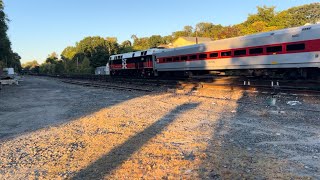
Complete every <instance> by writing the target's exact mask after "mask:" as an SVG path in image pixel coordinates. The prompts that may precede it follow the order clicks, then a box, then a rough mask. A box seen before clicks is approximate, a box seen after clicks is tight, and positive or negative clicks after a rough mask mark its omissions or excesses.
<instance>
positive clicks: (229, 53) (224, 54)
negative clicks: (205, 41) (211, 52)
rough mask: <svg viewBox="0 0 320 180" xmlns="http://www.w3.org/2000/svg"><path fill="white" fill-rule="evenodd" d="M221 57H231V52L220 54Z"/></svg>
mask: <svg viewBox="0 0 320 180" xmlns="http://www.w3.org/2000/svg"><path fill="white" fill-rule="evenodd" d="M221 56H222V57H225V56H231V51H226V52H221Z"/></svg>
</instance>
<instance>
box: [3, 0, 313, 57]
mask: <svg viewBox="0 0 320 180" xmlns="http://www.w3.org/2000/svg"><path fill="white" fill-rule="evenodd" d="M312 2H318V1H315V0H242V1H239V0H224V1H221V0H197V1H196V0H162V1H150V0H135V1H133V0H108V1H107V0H4V3H5V6H6V7H5V11H6V13H7V15H8V17H9V19H10V20H11V22H10V23H9V28H10V29H9V37H10V39H11V42H12V46H13V50H14V51H16V52H18V53H19V54H20V55H21V57H22V62H26V61H31V60H34V59H35V60H38V62H43V61H44V60H45V58H46V57H47V56H48V54H50V53H52V52H57V53H58V54H60V53H61V51H62V50H63V49H64V48H65V47H67V46H72V45H74V44H75V43H76V42H78V41H80V40H81V39H83V38H84V37H86V36H101V37H107V36H113V37H117V38H118V41H119V42H122V41H124V40H127V39H129V40H130V37H131V35H132V34H136V35H137V36H138V37H143V36H151V35H157V34H159V35H168V34H171V33H172V32H174V31H177V30H181V29H182V28H183V27H184V26H185V25H192V26H194V25H196V24H197V23H199V22H212V23H215V24H222V25H232V24H237V23H240V22H242V21H244V20H245V19H246V17H247V16H248V14H250V13H251V14H252V13H255V12H256V6H263V5H267V6H276V7H277V8H276V9H277V10H284V9H287V8H290V7H293V6H297V5H303V4H309V3H312Z"/></svg>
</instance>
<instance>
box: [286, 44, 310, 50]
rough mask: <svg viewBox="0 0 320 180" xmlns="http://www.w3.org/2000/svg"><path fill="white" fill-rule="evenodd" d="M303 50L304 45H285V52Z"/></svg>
mask: <svg viewBox="0 0 320 180" xmlns="http://www.w3.org/2000/svg"><path fill="white" fill-rule="evenodd" d="M305 48H306V45H305V44H304V43H301V44H289V45H287V51H299V50H304V49H305Z"/></svg>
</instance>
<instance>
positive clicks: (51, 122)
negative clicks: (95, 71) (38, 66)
mask: <svg viewBox="0 0 320 180" xmlns="http://www.w3.org/2000/svg"><path fill="white" fill-rule="evenodd" d="M270 98H271V96H270V95H267V94H258V93H246V92H241V91H233V92H230V91H222V90H216V91H214V90H199V91H194V92H184V91H181V90H178V91H175V92H172V91H170V92H167V91H163V92H162V91H158V92H154V93H144V92H134V91H132V92H129V91H117V90H108V89H100V88H89V87H82V86H77V85H71V84H66V83H62V82H60V81H59V80H57V79H51V78H43V77H29V76H27V77H25V78H24V81H23V82H21V83H20V85H19V86H10V87H8V86H5V87H4V88H3V89H2V90H1V91H0V123H1V126H0V179H34V178H35V179H38V178H39V179H53V178H54V179H56V178H62V179H70V178H71V179H104V178H105V179H138V178H142V179H161V178H163V179H180V178H183V179H234V178H249V179H253V178H254V179H265V178H266V179H277V178H278V179H279V178H280V179H290V178H293V179H296V178H298V179H308V178H311V179H312V178H313V179H319V178H320V173H319V171H320V163H319V162H320V131H319V129H320V120H319V118H320V116H319V115H320V112H319V111H318V110H320V106H319V102H320V98H319V97H302V96H301V97H300V96H284V95H282V96H278V97H277V101H276V104H275V105H274V106H270V100H271V99H270ZM289 101H298V102H299V103H296V104H295V105H290V103H289V104H288V102H289Z"/></svg>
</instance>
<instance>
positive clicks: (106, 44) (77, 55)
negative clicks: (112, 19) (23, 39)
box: [40, 3, 320, 74]
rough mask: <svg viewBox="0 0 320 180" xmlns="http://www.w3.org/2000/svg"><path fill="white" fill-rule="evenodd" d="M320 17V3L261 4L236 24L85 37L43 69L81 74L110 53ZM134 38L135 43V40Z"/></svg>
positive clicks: (269, 28) (290, 24) (273, 27)
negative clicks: (119, 36) (282, 6)
mask: <svg viewBox="0 0 320 180" xmlns="http://www.w3.org/2000/svg"><path fill="white" fill-rule="evenodd" d="M319 21H320V3H312V4H307V5H303V6H297V7H292V8H289V9H287V10H284V11H276V7H274V6H272V7H266V6H263V7H257V13H255V14H249V15H248V17H247V19H246V20H245V21H244V22H242V23H240V24H235V25H229V26H223V25H221V24H214V23H211V22H200V23H198V24H197V25H196V26H195V27H192V26H189V25H186V26H185V27H184V28H183V29H182V30H180V31H176V32H173V33H172V34H171V35H167V36H160V35H152V36H150V37H137V36H136V35H132V36H131V41H130V40H126V41H124V42H122V43H118V41H117V38H115V37H107V38H103V37H99V36H94V37H85V38H84V39H83V40H81V41H80V42H77V43H76V44H75V45H74V46H71V47H66V48H65V49H64V50H63V52H62V53H61V55H60V56H61V58H60V59H59V58H58V56H57V55H55V56H52V55H50V56H49V57H48V59H47V60H46V61H45V63H43V64H42V65H41V66H40V71H41V72H42V73H50V74H59V73H68V74H79V73H92V72H93V70H94V68H96V67H99V66H104V65H105V64H106V63H107V62H108V59H109V57H110V55H113V54H117V53H125V52H130V51H137V50H143V49H148V48H152V47H157V46H159V45H162V44H169V43H172V42H173V41H174V40H176V39H177V38H179V37H183V36H191V37H195V36H196V35H197V36H198V37H208V38H212V39H214V40H218V39H225V38H231V37H236V36H243V35H248V34H253V33H258V32H267V31H272V30H278V29H283V28H290V27H296V26H302V25H305V24H307V23H316V22H319ZM132 42H133V43H132Z"/></svg>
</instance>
